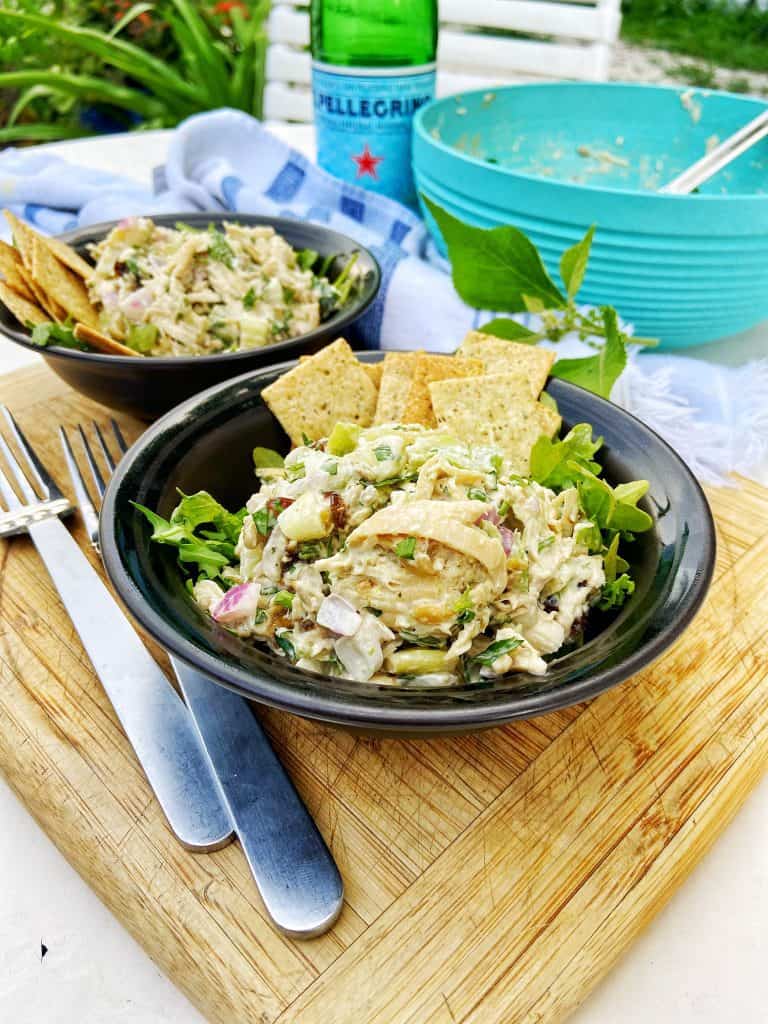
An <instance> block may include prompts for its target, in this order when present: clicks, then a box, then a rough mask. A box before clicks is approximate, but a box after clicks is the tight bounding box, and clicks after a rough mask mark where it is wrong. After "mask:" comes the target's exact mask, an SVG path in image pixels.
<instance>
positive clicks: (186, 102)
mask: <svg viewBox="0 0 768 1024" xmlns="http://www.w3.org/2000/svg"><path fill="white" fill-rule="evenodd" d="M218 6H220V5H218ZM268 12H269V0H256V2H253V3H251V4H250V5H248V6H247V7H246V6H245V5H244V4H230V5H227V11H226V15H227V25H226V28H227V32H228V39H229V42H226V41H225V39H224V37H223V36H222V33H221V31H220V27H219V26H218V25H217V24H216V23H214V22H213V21H212V20H211V18H210V17H209V18H206V17H205V16H204V14H203V13H202V12H201V10H200V9H199V7H198V5H197V4H194V3H192V2H191V0H159V2H158V3H155V4H150V3H136V4H134V5H133V6H132V7H130V8H129V9H128V10H127V11H126V13H125V14H124V15H123V16H122V17H121V18H120V19H119V21H118V22H117V23H116V24H115V25H114V27H113V28H112V29H111V30H109V31H106V30H104V29H100V28H93V27H90V26H84V25H80V24H76V23H74V22H72V21H65V20H60V19H59V17H58V15H57V12H55V11H54V12H53V13H52V14H51V15H44V14H37V13H31V12H29V11H27V10H19V9H11V8H10V7H9V6H7V5H5V6H3V7H0V34H2V35H6V36H8V35H11V34H12V35H13V38H14V39H22V40H23V39H29V38H30V37H32V38H37V39H40V38H45V39H46V40H48V41H51V40H52V41H53V42H54V43H55V44H56V45H58V46H60V47H62V48H64V49H65V51H66V52H67V54H68V55H69V56H70V61H71V60H72V57H73V55H75V56H78V57H79V58H81V59H82V61H83V62H84V64H85V66H87V67H92V68H93V71H92V72H90V73H89V72H83V71H80V70H68V69H65V68H59V67H57V66H56V65H55V63H54V65H53V66H51V64H50V63H47V64H42V65H39V66H30V65H29V61H24V62H22V63H21V64H20V65H19V66H17V67H15V68H14V69H12V70H3V71H2V72H0V90H9V89H12V90H17V91H18V92H19V98H18V100H17V102H16V103H15V104H14V106H13V109H12V111H11V113H10V114H9V116H8V118H7V120H6V124H5V126H4V127H2V128H0V142H8V141H14V140H16V139H23V140H30V141H32V140H34V141H43V140H49V139H54V138H62V137H67V136H70V137H71V136H73V135H84V134H87V133H88V129H87V127H85V126H84V125H82V124H80V123H79V122H77V121H76V120H75V121H72V122H70V123H66V122H60V121H56V120H53V119H51V120H48V121H46V120H41V119H38V120H36V121H34V122H32V123H23V122H22V120H21V118H22V114H24V112H25V111H26V110H27V108H28V107H30V105H33V104H34V103H36V102H37V101H38V100H39V99H40V97H41V96H43V95H45V96H47V97H55V98H57V99H59V100H61V101H62V102H64V101H79V102H87V103H92V104H104V105H106V106H108V107H109V108H112V109H116V110H118V111H123V112H124V113H125V114H127V115H130V116H131V117H135V116H138V117H139V118H141V119H142V122H143V124H144V125H145V126H147V127H172V126H173V125H175V124H177V123H178V122H179V121H181V120H183V119H184V118H185V117H188V116H189V115H190V114H194V113H198V112H200V111H205V110H210V109H214V108H216V107H222V106H229V107H236V108H238V109H240V110H245V111H247V112H248V113H251V114H254V115H256V116H261V112H262V96H263V88H264V67H265V59H266V46H267V36H266V30H265V22H266V17H267V14H268ZM150 13H151V14H152V15H153V16H156V19H157V20H158V21H159V22H162V24H163V25H164V26H167V33H168V35H169V37H170V42H169V45H170V46H171V48H172V49H173V50H174V51H175V52H176V53H177V57H176V59H175V60H173V61H169V60H168V59H163V57H160V56H155V55H154V54H153V53H151V52H150V51H149V50H148V49H147V48H146V47H145V46H144V45H143V44H142V40H141V38H138V39H137V40H136V41H129V40H127V39H126V38H125V36H126V35H127V34H128V32H129V30H130V28H131V26H135V25H136V24H137V23H138V22H139V21H140V19H142V18H144V17H145V16H147V15H149V14H150ZM2 63H3V67H4V68H6V69H7V68H8V67H9V63H8V61H7V59H4V60H3V62H2Z"/></svg>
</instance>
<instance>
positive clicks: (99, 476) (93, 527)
mask: <svg viewBox="0 0 768 1024" xmlns="http://www.w3.org/2000/svg"><path fill="white" fill-rule="evenodd" d="M110 425H111V427H112V433H113V435H114V440H115V444H116V445H117V448H118V450H119V453H120V454H119V455H118V457H117V461H118V462H119V461H120V457H121V456H122V455H123V453H124V452H126V451H127V450H128V445H127V444H126V443H125V439H124V438H123V435H122V433H121V431H120V427H119V426H118V425H117V423H116V422H115V420H110ZM91 429H92V432H93V434H94V436H95V438H96V443H95V446H94V445H92V444H91V442H90V441H89V440H88V434H87V433H86V431H85V430H84V429H83V427H82V425H81V424H79V423H78V425H77V432H78V434H79V435H80V445H81V447H82V450H83V458H84V460H85V462H86V464H87V466H88V470H89V472H90V475H91V479H92V480H93V487H94V490H95V496H96V500H95V502H94V501H92V500H91V496H90V494H89V492H88V487H87V485H86V483H85V479H84V477H83V474H82V472H81V471H80V467H79V466H78V463H77V459H76V458H75V453H74V451H73V449H72V445H71V443H70V440H69V437H68V436H67V432H66V430H65V429H64V427H59V437H60V439H61V446H62V449H63V450H64V460H65V462H66V464H67V469H68V470H69V475H70V477H71V479H72V486H73V488H74V491H75V498H76V500H77V504H78V506H79V508H80V512H81V515H82V517H83V521H84V523H85V528H86V531H87V533H88V537H89V538H90V541H91V544H93V545H94V546H96V547H98V540H99V516H98V512H97V511H96V510H97V508H98V506H99V504H100V503H101V499H102V498H103V497H104V491H105V490H106V486H107V485H106V481H107V480H108V479H109V478H110V476H111V475H112V473H113V472H114V469H115V459H114V458H113V456H112V453H111V452H110V450H109V446H108V444H107V440H106V439H105V437H104V433H103V432H102V429H101V427H100V426H99V424H98V423H96V422H95V421H93V422H92V424H91ZM97 453H98V456H100V460H101V465H99V458H98V457H97Z"/></svg>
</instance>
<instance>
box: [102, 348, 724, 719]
mask: <svg viewBox="0 0 768 1024" xmlns="http://www.w3.org/2000/svg"><path fill="white" fill-rule="evenodd" d="M362 358H364V359H366V360H375V359H377V358H380V354H379V353H365V354H363V356H362ZM290 365H291V364H283V365H281V366H278V367H270V368H269V369H267V370H263V371H261V372H259V373H255V374H250V375H247V376H243V377H240V378H238V379H237V380H234V381H229V382H228V383H226V384H224V385H220V386H218V387H215V388H211V389H210V390H209V391H206V392H205V393H204V394H202V395H198V396H197V397H196V398H193V399H190V400H189V401H187V402H185V403H184V404H183V405H180V406H179V407H178V408H177V409H174V410H173V411H172V412H170V413H168V415H167V416H164V417H163V418H162V419H161V420H160V421H159V422H158V423H156V424H155V425H154V426H152V427H151V428H150V429H149V430H148V431H147V432H146V434H144V436H143V437H142V438H141V439H140V440H139V441H138V442H137V443H136V444H135V445H134V446H133V448H131V450H130V452H129V453H128V454H127V455H126V456H125V457H124V459H123V461H122V462H121V463H120V465H119V467H118V469H117V472H116V473H115V476H114V478H113V480H112V482H111V484H110V486H109V489H108V491H107V495H106V498H105V502H104V507H103V511H102V517H101V531H102V547H103V554H104V562H105V564H106V568H107V572H108V574H109V577H110V579H111V580H112V583H113V584H114V586H115V588H116V589H117V591H118V592H119V594H120V596H121V597H122V599H123V600H124V601H125V603H126V604H127V605H128V607H129V609H130V610H131V612H132V613H133V614H134V615H135V616H136V618H137V619H138V620H139V622H140V623H141V624H142V625H143V626H144V627H145V628H146V629H147V630H148V631H149V632H150V633H151V634H152V635H153V636H154V637H155V638H156V639H157V640H158V641H159V642H160V644H162V646H163V647H165V648H167V649H168V650H169V651H171V652H173V653H174V654H176V655H178V656H179V657H180V658H182V659H183V660H184V661H186V662H188V663H189V664H190V665H194V666H195V667H196V668H198V669H199V670H200V671H201V672H204V673H206V674H207V675H209V676H210V677H212V678H213V679H215V680H216V681H217V682H219V683H222V684H223V685H225V686H228V687H230V688H231V689H233V690H236V691H238V692H239V693H241V694H243V695H244V696H246V697H251V698H255V699H256V700H258V701H262V702H264V703H265V704H271V705H273V706H275V707H278V708H283V709H284V710H286V711H292V712H295V713H296V714H299V715H303V716H305V717H308V718H317V719H321V720H322V721H326V722H333V723H336V724H338V725H343V726H347V727H351V728H358V729H364V730H366V731H369V732H370V731H374V732H386V733H403V734H409V735H418V734H421V735H428V734H435V733H441V732H457V731H462V730H468V729H479V728H485V727H488V726H492V725H499V724H501V723H503V722H508V721H510V720H512V719H515V718H527V717H531V716H533V715H538V714H542V713H543V712H546V711H551V710H553V709H555V708H561V707H565V706H567V705H569V704H576V703H578V702H579V701H583V700H586V699H587V698H589V697H594V696H595V695H596V694H598V693H601V692H602V691H603V690H607V689H608V688H609V687H611V686H614V685H615V684H616V683H620V682H621V681H622V680H624V679H627V678H628V677H629V676H631V675H632V674H633V673H635V672H637V671H638V670H639V669H641V668H643V667H644V666H645V665H648V664H649V663H650V662H651V661H653V659H654V658H657V657H658V656H659V655H660V654H661V653H662V651H664V650H665V649H666V648H667V647H668V646H669V645H670V644H671V643H672V642H673V641H674V640H676V639H677V637H679V636H680V634H681V632H682V631H683V630H684V629H685V627H686V626H687V625H688V624H689V623H690V621H691V619H692V618H693V616H694V614H695V612H696V610H697V609H698V607H699V605H700V604H701V602H702V600H703V598H704V595H705V594H706V592H707V588H708V586H709V582H710V578H711V575H712V568H713V564H714V557H715V534H714V526H713V522H712V516H711V514H710V511H709V506H708V505H707V501H706V498H705V497H704V494H703V492H702V490H701V488H700V487H699V485H698V483H697V482H696V480H695V479H694V477H693V476H692V474H691V472H690V470H689V469H688V468H687V467H686V465H685V464H684V463H683V462H682V460H681V459H680V458H679V457H678V456H677V455H676V454H675V453H674V452H673V451H672V449H671V448H670V447H669V446H668V445H667V444H666V443H665V442H664V441H662V440H661V438H660V437H658V435H656V434H655V433H654V432H653V431H652V430H649V429H648V427H646V426H645V425H644V424H642V423H640V422H639V421H638V420H636V419H635V418H634V417H633V416H631V415H629V413H626V412H624V411H623V410H622V409H619V408H618V407H617V406H615V405H612V404H611V403H610V402H607V401H605V400H604V399H601V398H598V397H596V396H595V395H593V394H591V393H590V392H587V391H584V390H582V389H581V388H578V387H576V386H574V385H572V384H567V383H565V382H563V381H557V380H554V381H551V382H550V384H549V388H548V390H549V392H550V394H551V395H552V396H553V398H555V399H556V401H557V402H558V405H559V407H560V411H561V412H562V414H563V418H564V420H565V423H566V424H567V425H573V424H574V423H578V422H583V421H586V422H588V423H591V424H592V426H593V427H594V430H595V434H601V435H603V436H604V438H605V446H604V448H603V449H602V450H601V453H600V454H601V458H602V461H603V465H604V467H605V475H606V477H607V479H608V480H610V481H611V482H613V483H619V482H621V481H625V480H630V479H646V480H648V481H650V489H649V491H648V495H647V497H646V498H645V499H644V502H643V504H644V506H645V508H646V510H647V511H648V512H649V513H650V514H651V515H652V516H653V519H654V526H653V529H652V530H650V531H648V533H645V534H641V535H640V536H639V537H638V538H637V539H636V541H634V542H633V543H632V544H631V545H629V556H628V557H629V558H630V561H631V565H632V571H633V573H634V576H635V579H636V582H637V589H636V591H635V593H634V594H633V596H632V597H631V598H630V600H629V601H628V602H627V604H626V605H625V606H624V607H623V608H622V609H621V611H620V612H619V613H618V614H616V615H614V616H613V617H608V616H603V617H602V618H596V619H595V621H594V623H593V629H592V635H591V636H590V637H588V638H587V642H586V643H585V644H584V645H583V646H582V647H580V648H578V649H577V650H574V651H572V652H571V653H568V654H565V655H564V656H562V657H560V658H557V659H556V660H554V661H553V662H552V663H551V665H550V667H549V672H548V674H547V675H546V676H544V677H533V676H529V675H527V674H524V673H515V674H511V675H508V676H504V677H502V678H499V679H495V680H491V681H484V682H482V683H478V684H474V685H461V686H456V687H452V688H442V689H439V690H437V689H429V690H428V689H408V690H404V689H395V688H393V687H386V686H374V685H371V684H370V683H358V682H353V681H350V680H344V679H336V678H333V677H330V676H323V675H319V674H316V673H312V672H302V671H299V670H298V669H295V668H294V667H293V666H291V665H290V663H289V662H288V661H286V660H285V659H284V658H280V657H277V656H275V655H273V654H271V653H270V652H269V651H268V650H267V649H266V648H263V647H257V646H255V645H253V644H249V643H246V642H245V641H242V640H240V639H238V638H237V637H235V636H233V635H232V634H230V633H228V632H227V631H226V630H224V629H222V628H221V627H219V626H217V625H216V623H215V622H213V620H212V619H210V618H209V617H207V616H205V615H204V614H203V613H202V612H201V611H200V610H199V609H198V608H197V606H196V605H195V604H194V602H193V601H192V599H191V597H190V595H189V593H188V592H187V590H186V588H185V586H184V580H183V579H182V575H181V573H180V571H179V568H178V565H177V563H176V557H175V554H176V553H175V550H174V549H172V548H167V547H165V548H164V547H162V546H160V545H157V544H151V543H150V540H149V535H150V530H149V526H148V524H147V522H146V520H145V519H144V517H143V516H141V515H140V514H139V513H138V512H136V511H135V510H134V509H133V508H132V507H131V504H130V502H131V500H135V501H138V502H140V503H141V504H143V505H147V506H148V507H149V508H153V509H159V511H160V512H161V513H162V514H165V515H167V514H168V513H169V512H170V510H171V509H172V508H173V507H174V505H175V504H176V503H177V500H178V496H177V492H176V488H177V487H178V488H180V489H181V490H182V491H184V492H185V493H190V492H194V491H196V490H198V489H205V490H208V491H210V492H211V493H212V494H214V495H215V496H216V497H217V498H219V500H221V501H222V502H223V503H224V504H225V505H227V506H229V507H231V508H239V507H242V505H243V503H244V501H245V500H246V498H248V497H249V495H250V494H251V493H252V492H253V491H254V490H255V489H256V480H255V478H254V474H253V465H252V460H251V450H252V448H253V447H254V446H255V445H263V446H265V447H270V448H278V449H282V450H284V451H285V450H287V449H288V447H289V446H288V442H287V438H286V437H285V435H284V434H283V432H282V430H281V428H280V426H279V425H278V423H277V421H276V420H275V419H274V417H273V416H272V414H271V413H270V411H269V410H268V409H267V408H266V406H265V405H264V403H263V402H262V400H261V390H262V388H263V387H265V386H266V385H267V384H270V383H271V382H272V381H274V380H275V379H276V378H277V377H279V376H280V374H281V373H283V372H285V370H286V369H289V368H290Z"/></svg>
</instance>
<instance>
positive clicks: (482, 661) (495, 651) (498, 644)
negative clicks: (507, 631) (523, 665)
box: [471, 636, 523, 665]
mask: <svg viewBox="0 0 768 1024" xmlns="http://www.w3.org/2000/svg"><path fill="white" fill-rule="evenodd" d="M522 642H523V641H522V640H521V639H520V637H517V636H511V637H509V639H508V640H496V641H495V643H492V644H491V645H490V647H486V649H485V650H484V651H481V652H480V654H476V655H475V656H474V657H473V658H472V659H471V660H472V661H474V662H476V663H477V664H478V665H492V664H493V663H494V661H496V659H497V658H500V657H501V656H502V655H503V654H509V653H510V651H514V650H515V649H516V648H517V647H519V646H520V644H521V643H522Z"/></svg>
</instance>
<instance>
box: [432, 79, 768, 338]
mask: <svg viewBox="0 0 768 1024" xmlns="http://www.w3.org/2000/svg"><path fill="white" fill-rule="evenodd" d="M766 106H768V104H766V103H765V102H763V101H762V100H757V99H753V98H748V97H744V96H736V95H732V94H731V93H724V92H712V91H709V90H690V89H684V88H666V87H658V86H649V85H624V84H615V83H612V84H590V83H585V84H580V83H579V84H577V83H552V84H541V85H512V86H505V87H503V88H498V89H496V90H494V91H493V92H488V91H487V90H478V91H476V92H469V93H463V94H462V95H461V96H450V97H446V98H444V99H440V100H436V101H434V102H433V103H430V104H428V105H427V106H425V107H422V109H421V110H419V111H418V113H417V115H416V119H415V129H414V131H415V134H414V147H413V161H414V173H415V178H416V184H417V187H418V190H419V193H420V195H421V194H423V195H425V196H427V197H428V198H429V199H431V200H433V201H434V202H436V203H438V204H439V205H440V206H442V207H444V208H445V209H447V210H448V211H449V212H450V213H452V214H453V215H454V216H456V217H459V218H460V219H461V220H464V221H466V222H468V223H471V224H477V225H480V226H482V227H495V226H497V225H500V224H514V225H516V226H517V227H519V228H520V229H521V230H523V231H525V233H526V234H527V235H529V237H530V238H531V239H532V240H533V242H534V243H535V244H536V246H537V247H538V249H539V251H540V252H541V254H542V256H543V258H544V262H545V263H546V265H547V268H548V269H549V271H550V273H551V274H552V275H553V276H554V277H556V278H557V273H558V263H559V259H560V255H561V254H562V252H563V250H564V249H566V248H567V247H568V246H570V245H573V243H574V242H576V241H578V239H579V238H581V237H582V236H583V234H584V232H585V231H586V230H587V228H588V227H589V226H590V225H591V224H595V225H596V226H597V230H596V233H595V239H594V243H593V247H592V257H591V259H590V263H589V269H588V271H587V276H586V279H585V281H584V286H583V288H582V291H581V292H580V293H579V299H580V301H584V302H590V303H608V304H610V305H613V306H615V307H616V308H617V309H618V310H619V312H620V314H621V315H622V317H624V319H625V320H628V321H630V322H631V323H633V324H634V326H635V330H636V332H637V333H638V334H642V335H647V336H653V337H657V338H659V339H660V340H661V342H662V345H663V347H664V348H667V349H673V348H684V347H686V346H688V345H699V344H702V343H703V342H707V341H714V340H716V339H717V338H722V337H724V336H726V335H730V334H735V333H737V332H738V331H742V330H746V329H747V328H748V327H751V326H753V325H754V324H756V323H759V322H760V321H761V320H764V319H766V318H768V139H764V140H763V141H762V142H760V143H758V144H757V146H755V147H753V149H752V150H750V151H749V152H747V153H745V154H743V155H742V156H741V157H739V159H738V160H736V161H735V162H734V163H733V164H731V165H730V167H728V168H726V169H725V170H723V171H721V172H720V173H719V174H718V175H717V176H715V177H714V178H712V180H711V181H709V182H707V184H706V185H704V186H702V188H701V190H700V192H699V193H697V194H695V195H690V196H667V195H660V194H659V193H658V189H659V187H660V186H661V185H663V184H664V183H665V182H667V181H669V180H671V179H672V178H674V177H675V176H676V175H677V174H679V173H680V172H681V171H682V170H684V169H685V168H686V167H688V166H689V165H690V164H692V163H694V161H696V160H697V159H699V157H701V156H702V155H703V154H704V153H705V152H706V150H707V146H711V145H713V144H715V143H716V142H717V141H718V140H719V141H722V140H723V139H724V138H726V136H728V135H730V134H731V133H732V132H734V131H735V130H736V129H737V128H739V127H741V126H742V125H744V124H746V122H747V121H749V120H750V119H751V118H753V117H755V116H756V115H757V114H759V113H761V112H762V111H764V110H765V109H766ZM422 210H423V212H424V215H425V217H426V219H427V224H428V226H429V229H430V231H431V232H432V235H433V237H434V238H435V241H436V243H437V245H438V248H439V249H440V250H441V252H443V253H444V254H445V247H444V244H443V240H442V238H441V237H440V233H439V231H438V230H437V227H436V225H435V223H434V221H433V219H432V218H431V217H430V216H429V214H428V212H427V210H426V208H425V207H424V206H423V204H422Z"/></svg>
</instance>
